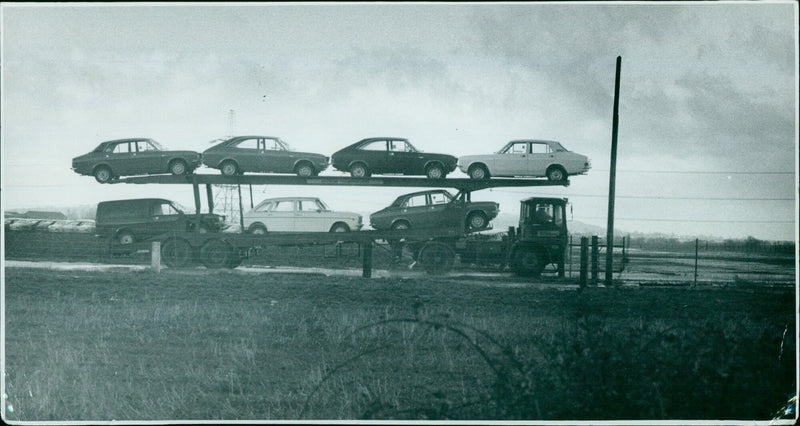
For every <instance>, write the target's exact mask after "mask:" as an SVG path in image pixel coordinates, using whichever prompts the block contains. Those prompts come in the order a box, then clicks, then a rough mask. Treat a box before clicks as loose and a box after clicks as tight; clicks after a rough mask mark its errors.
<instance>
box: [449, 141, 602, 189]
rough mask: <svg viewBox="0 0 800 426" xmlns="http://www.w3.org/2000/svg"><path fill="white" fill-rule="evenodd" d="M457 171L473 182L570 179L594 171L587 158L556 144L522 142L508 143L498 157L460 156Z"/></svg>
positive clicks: (550, 142) (498, 153) (492, 155)
mask: <svg viewBox="0 0 800 426" xmlns="http://www.w3.org/2000/svg"><path fill="white" fill-rule="evenodd" d="M458 168H459V169H460V170H461V171H462V172H464V173H466V174H468V175H469V177H470V178H472V179H489V178H490V177H493V176H496V177H515V176H520V177H547V179H549V180H554V181H562V180H567V177H568V176H572V175H580V174H584V173H586V172H587V171H589V169H590V168H592V163H591V161H589V158H588V157H586V156H585V155H581V154H578V153H575V152H572V151H569V150H567V149H566V148H564V147H563V146H562V145H561V144H560V143H558V142H556V141H548V140H538V139H520V140H513V141H511V142H509V143H507V144H506V145H505V146H504V147H503V148H502V149H501V150H500V151H497V153H495V154H486V155H465V156H463V157H459V159H458Z"/></svg>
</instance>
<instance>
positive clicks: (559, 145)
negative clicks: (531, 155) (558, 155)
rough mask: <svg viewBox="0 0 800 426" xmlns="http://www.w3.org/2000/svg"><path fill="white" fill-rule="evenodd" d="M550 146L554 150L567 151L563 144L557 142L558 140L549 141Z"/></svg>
mask: <svg viewBox="0 0 800 426" xmlns="http://www.w3.org/2000/svg"><path fill="white" fill-rule="evenodd" d="M550 147H551V148H552V149H553V151H554V152H567V151H569V150H568V149H566V148H564V147H563V146H561V144H560V143H558V142H553V143H551V144H550Z"/></svg>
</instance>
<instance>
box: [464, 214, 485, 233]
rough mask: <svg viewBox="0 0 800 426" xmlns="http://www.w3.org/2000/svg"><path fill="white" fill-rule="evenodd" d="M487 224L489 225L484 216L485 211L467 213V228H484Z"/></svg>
mask: <svg viewBox="0 0 800 426" xmlns="http://www.w3.org/2000/svg"><path fill="white" fill-rule="evenodd" d="M487 225H489V219H488V218H487V217H486V213H484V212H481V211H476V212H471V213H470V214H469V215H467V229H470V230H478V229H484V228H486V226H487Z"/></svg>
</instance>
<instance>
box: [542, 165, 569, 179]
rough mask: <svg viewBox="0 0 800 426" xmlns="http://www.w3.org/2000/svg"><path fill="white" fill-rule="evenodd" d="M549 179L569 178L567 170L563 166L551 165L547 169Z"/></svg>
mask: <svg viewBox="0 0 800 426" xmlns="http://www.w3.org/2000/svg"><path fill="white" fill-rule="evenodd" d="M547 179H548V180H554V181H560V180H567V172H566V171H564V168H563V167H561V166H550V168H549V169H547Z"/></svg>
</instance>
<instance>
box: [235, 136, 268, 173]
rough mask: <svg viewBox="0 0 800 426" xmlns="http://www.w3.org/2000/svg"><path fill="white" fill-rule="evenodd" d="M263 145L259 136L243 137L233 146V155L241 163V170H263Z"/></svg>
mask: <svg viewBox="0 0 800 426" xmlns="http://www.w3.org/2000/svg"><path fill="white" fill-rule="evenodd" d="M261 147H263V144H262V145H259V143H258V139H257V138H248V139H243V140H241V141H239V142H237V143H236V145H235V146H233V147H231V149H230V151H231V154H232V155H231V156H232V157H234V158H235V159H236V162H237V163H239V171H241V172H262V171H267V170H264V165H263V164H262V159H261V149H260V148H261Z"/></svg>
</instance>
